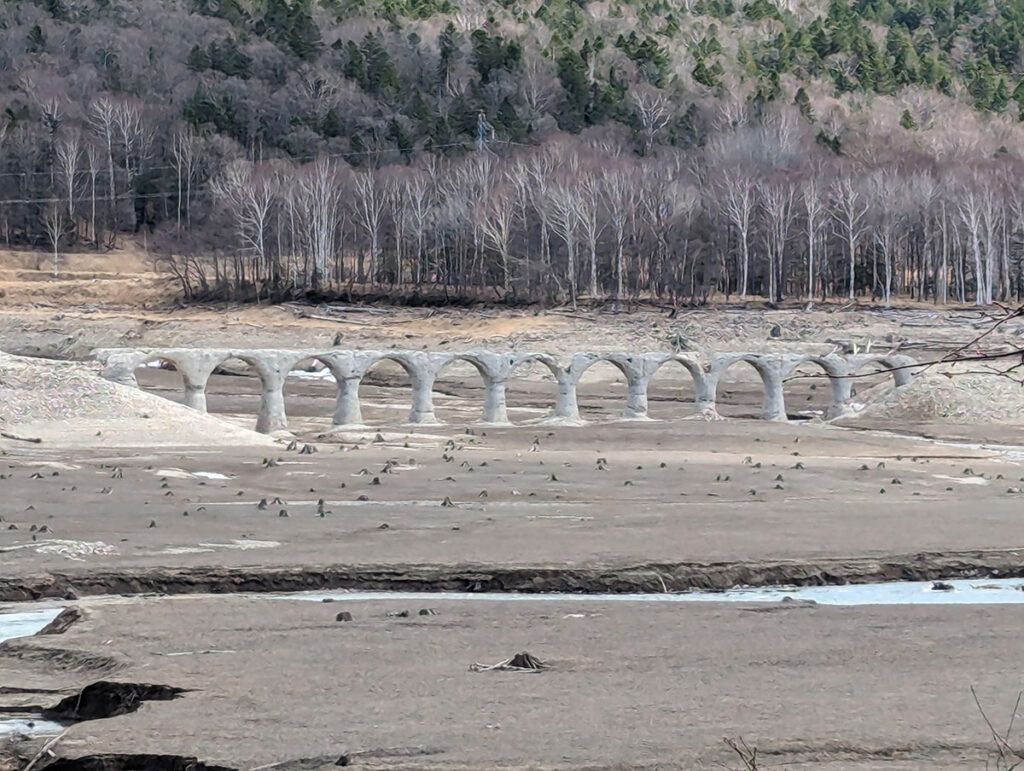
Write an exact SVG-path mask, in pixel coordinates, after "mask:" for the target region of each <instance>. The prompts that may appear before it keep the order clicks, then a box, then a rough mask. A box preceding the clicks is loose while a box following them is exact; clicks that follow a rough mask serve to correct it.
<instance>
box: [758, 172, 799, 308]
mask: <svg viewBox="0 0 1024 771" xmlns="http://www.w3.org/2000/svg"><path fill="white" fill-rule="evenodd" d="M758 192H759V193H760V198H761V208H762V209H764V213H765V217H766V218H767V220H768V228H767V237H768V238H767V241H768V298H769V299H771V300H781V299H782V292H783V286H782V280H783V261H784V259H785V253H786V240H787V238H788V237H789V228H790V226H791V225H792V224H793V199H794V198H795V197H796V189H795V188H794V186H793V184H792V183H791V182H790V181H789V180H788V179H784V178H783V179H779V180H777V181H775V182H772V183H767V184H765V183H762V184H759V185H758Z"/></svg>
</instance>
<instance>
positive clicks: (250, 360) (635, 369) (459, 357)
mask: <svg viewBox="0 0 1024 771" xmlns="http://www.w3.org/2000/svg"><path fill="white" fill-rule="evenodd" d="M93 356H94V357H95V358H96V359H97V360H98V361H99V362H100V363H102V364H103V365H104V369H103V373H102V374H103V377H105V378H107V379H108V380H112V381H114V382H117V383H121V384H123V385H132V386H136V387H138V381H137V380H136V377H135V371H136V369H137V368H138V367H141V366H144V365H146V364H149V363H151V362H154V361H165V362H169V363H171V364H173V365H174V367H175V369H177V370H178V372H180V373H181V376H182V379H183V381H184V387H185V398H184V403H185V404H186V405H187V406H189V407H192V408H193V409H196V410H200V411H202V412H205V411H206V385H207V382H208V380H209V378H210V376H211V375H212V374H213V372H214V370H215V369H217V367H218V366H220V365H221V364H224V363H225V362H227V361H228V360H230V359H239V360H241V361H243V362H245V363H246V364H248V365H249V366H250V367H251V368H252V369H253V370H254V371H255V372H256V374H257V375H258V377H259V379H260V383H261V395H260V406H259V412H258V415H257V420H256V430H257V431H260V432H263V433H273V432H275V431H285V430H287V428H288V419H287V415H286V414H285V408H284V385H285V380H286V378H287V377H288V373H289V372H291V371H292V369H294V368H295V367H296V365H298V364H299V363H300V362H303V361H309V360H316V361H319V362H321V363H322V364H323V365H324V366H325V367H326V368H327V369H329V370H330V372H331V374H332V375H333V376H334V380H335V382H336V383H337V387H338V395H337V401H336V403H335V408H334V415H333V418H332V422H333V424H334V425H335V426H358V425H362V423H363V416H362V409H361V405H360V401H359V385H360V383H361V381H362V379H363V377H364V376H365V375H366V373H367V372H368V371H369V369H370V368H371V367H373V366H374V365H375V364H377V363H378V362H381V361H384V360H388V361H393V362H395V363H397V364H398V365H399V366H401V367H402V368H403V369H404V370H405V371H406V372H407V373H408V375H409V379H410V382H411V384H412V411H411V412H410V414H409V422H410V423H416V424H432V423H438V420H437V418H436V416H435V415H434V402H433V394H434V391H433V388H434V381H435V380H436V379H437V377H438V375H439V374H440V373H441V372H442V371H443V370H444V369H445V367H447V366H449V365H451V364H453V363H455V362H467V363H469V364H471V365H472V366H473V367H474V368H475V369H476V371H477V372H478V373H479V375H480V378H481V380H482V381H483V385H484V405H483V414H482V416H481V419H482V422H484V423H491V424H498V425H500V424H508V423H509V419H508V411H507V408H506V404H505V389H506V386H507V383H508V380H509V378H510V377H511V376H512V374H513V373H514V371H515V370H516V368H517V367H520V366H522V365H524V364H527V363H530V362H536V363H538V364H541V365H543V366H545V367H547V369H548V370H549V371H550V372H551V374H552V376H553V377H554V379H555V381H556V383H557V386H558V390H557V393H556V396H555V405H554V417H555V418H557V419H561V420H563V421H565V422H578V421H579V420H580V413H579V406H578V404H577V400H576V389H577V386H578V384H579V381H580V378H581V377H582V376H583V374H584V373H585V372H586V371H587V370H588V369H590V367H592V366H593V365H595V364H597V363H598V362H608V363H610V364H612V365H613V366H615V367H616V368H617V369H618V370H619V371H620V372H621V373H622V374H623V376H624V377H625V380H626V405H625V409H624V411H623V417H624V418H626V419H645V418H647V387H648V385H649V383H650V381H651V378H652V377H653V376H654V374H655V373H656V372H657V371H658V370H659V369H660V368H661V367H663V366H666V365H672V364H675V365H678V366H682V367H683V368H684V369H685V370H686V371H687V372H688V373H689V374H690V376H691V377H692V378H693V384H694V388H695V392H696V398H695V399H694V409H695V412H696V414H698V415H703V416H706V417H716V416H717V409H716V400H717V393H718V383H719V380H720V379H721V378H722V375H724V374H725V372H726V371H727V370H728V369H729V368H730V367H733V366H735V365H739V364H743V365H746V366H750V367H753V368H754V370H756V372H757V374H758V375H759V376H760V379H761V383H762V386H763V389H764V394H763V400H762V404H761V418H762V419H763V420H779V421H781V420H786V419H787V418H786V404H785V398H784V394H783V382H784V381H785V379H786V378H787V377H789V376H790V375H791V374H793V372H794V371H795V370H796V369H797V368H798V367H800V366H801V365H806V364H808V363H810V364H815V365H817V366H818V367H820V368H821V370H822V372H823V374H824V375H825V376H827V377H828V381H829V384H830V389H831V390H830V402H829V406H828V409H827V411H826V417H827V418H834V417H837V416H839V415H842V414H844V413H846V412H848V411H849V410H850V406H851V395H852V388H853V384H854V380H855V378H856V376H857V375H858V374H859V373H861V372H862V371H863V370H865V369H867V368H868V367H872V366H873V367H877V368H882V369H884V370H888V371H889V372H890V373H891V375H892V378H893V382H894V384H895V385H896V386H897V387H898V386H902V385H905V384H906V383H908V382H910V380H911V379H912V378H913V376H914V373H915V371H916V370H917V369H918V368H919V367H920V365H919V364H918V362H917V361H916V360H915V359H912V358H911V357H909V356H904V355H901V354H888V355H880V354H853V355H845V354H838V353H829V354H827V355H823V356H818V355H814V354H764V353H722V354H712V355H710V356H704V357H701V356H698V355H696V354H691V353H679V354H672V353H636V354H633V353H605V354H598V353H575V354H572V355H571V356H569V357H568V359H561V360H560V359H559V358H557V357H555V356H552V355H550V354H546V353H518V352H508V353H500V352H496V351H486V350H478V351H464V352H461V353H431V352H426V351H401V350H388V351H365V350H358V351H353V350H340V349H330V350H326V351H324V350H286V349H269V348H267V349H260V348H252V349H238V348H217V349H214V348H145V349H138V348H103V349H97V350H95V351H93Z"/></svg>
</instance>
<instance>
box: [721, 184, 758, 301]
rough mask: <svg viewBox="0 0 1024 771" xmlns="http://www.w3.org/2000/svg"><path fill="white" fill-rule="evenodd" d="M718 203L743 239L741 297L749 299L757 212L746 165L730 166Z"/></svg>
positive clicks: (741, 243) (741, 240)
mask: <svg viewBox="0 0 1024 771" xmlns="http://www.w3.org/2000/svg"><path fill="white" fill-rule="evenodd" d="M717 192H718V205H719V207H721V210H722V213H723V214H725V216H726V217H727V218H728V220H729V222H730V223H731V224H732V226H733V227H734V228H735V229H736V234H737V236H739V240H740V280H739V290H740V299H741V300H745V299H746V298H747V286H748V281H749V277H750V226H751V219H752V217H753V213H754V179H753V178H752V177H751V176H750V174H749V173H748V172H747V171H745V170H744V169H743V168H742V167H736V168H731V169H727V170H726V171H724V172H723V173H722V177H721V182H720V183H719V186H718V191H717Z"/></svg>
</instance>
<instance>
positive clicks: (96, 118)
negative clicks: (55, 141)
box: [89, 96, 117, 238]
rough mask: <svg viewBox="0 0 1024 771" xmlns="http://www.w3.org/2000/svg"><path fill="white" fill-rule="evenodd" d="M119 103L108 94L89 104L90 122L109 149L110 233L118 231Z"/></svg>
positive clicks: (112, 235) (113, 234)
mask: <svg viewBox="0 0 1024 771" xmlns="http://www.w3.org/2000/svg"><path fill="white" fill-rule="evenodd" d="M116 115H117V105H116V104H115V102H114V101H113V100H111V99H109V98H108V97H106V96H101V97H99V98H98V99H96V100H95V101H93V102H92V104H91V105H89V124H90V126H92V129H93V131H95V132H96V134H97V135H99V137H100V140H101V141H102V142H103V145H104V147H105V149H106V151H107V202H108V212H107V214H108V216H109V217H110V233H111V237H112V238H116V233H117V186H116V184H115V182H114V132H115V126H116Z"/></svg>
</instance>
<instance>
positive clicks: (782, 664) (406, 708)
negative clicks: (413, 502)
mask: <svg viewBox="0 0 1024 771" xmlns="http://www.w3.org/2000/svg"><path fill="white" fill-rule="evenodd" d="M427 608H429V609H430V610H432V611H434V613H433V614H431V615H420V613H419V611H420V610H421V609H424V610H426V609H427ZM341 610H346V611H348V612H350V613H351V615H352V621H337V620H335V619H336V617H337V614H338V613H339V611H341ZM402 611H407V612H408V615H407V616H402V615H397V614H400V613H401V612H402ZM1021 623H1024V608H1021V607H1019V606H983V607H981V606H970V607H967V606H964V607H949V606H934V607H928V606H912V607H903V606H901V607H887V606H874V607H871V606H868V607H856V608H835V607H826V606H814V605H805V604H799V603H797V604H786V603H773V604H767V605H744V604H727V605H722V604H710V605H669V604H659V603H653V604H634V603H621V602H616V603H608V602H604V603H602V602H594V601H574V602H571V603H558V602H543V603H529V602H517V603H494V602H456V601H450V600H444V601H442V600H436V599H433V598H432V599H430V600H429V601H425V602H416V601H413V600H407V599H403V600H375V601H353V602H345V603H314V602H302V601H297V600H296V601H284V600H276V599H269V598H260V597H255V598H254V597H245V596H237V595H236V596H225V597H217V598H211V597H202V598H199V597H197V598H176V599H171V598H166V599H148V600H141V599H125V600H120V601H112V602H109V603H106V604H100V605H95V606H90V607H89V613H88V616H87V618H86V620H85V621H83V622H81V623H80V624H77V625H75V626H73V627H72V628H71V629H69V630H68V631H67V632H65V634H64V635H63V636H61V637H60V638H50V639H47V638H29V639H22V640H17V641H12V642H11V643H8V644H7V646H5V647H4V648H3V649H2V650H0V676H2V679H3V682H4V683H5V685H8V686H16V687H19V688H24V689H26V690H31V689H33V688H35V689H54V690H57V691H59V693H56V694H44V695H42V696H40V697H39V698H40V699H41V700H42V699H48V700H49V701H50V702H51V703H52V702H54V701H56V700H57V699H58V698H59V696H62V695H64V694H73V693H75V691H76V689H80V688H83V687H85V686H86V685H89V684H90V683H93V682H95V681H97V680H116V681H118V682H125V683H138V682H144V683H166V684H169V685H172V686H175V687H178V688H185V689H189V690H188V692H186V693H184V694H183V695H181V696H180V697H179V698H176V699H173V700H170V701H146V702H145V703H143V704H142V705H141V707H140V708H139V709H138V710H137V711H135V712H132V713H130V714H122V715H119V716H117V717H113V718H109V719H103V720H90V721H86V722H82V723H78V724H75V725H72V726H71V727H70V728H69V729H68V731H67V733H66V735H65V736H64V738H63V739H62V741H61V742H60V744H59V745H58V747H59V748H60V753H61V754H62V755H65V756H67V757H69V758H78V759H79V763H80V765H77V766H72V765H68V766H66V767H67V768H86V767H87V766H86V765H84V763H85V760H82V759H83V758H84V759H86V760H88V759H89V758H93V757H95V756H98V755H112V756H120V757H124V756H130V755H142V754H146V755H149V756H165V757H180V756H186V757H198V758H199V759H200V760H201V761H203V762H204V763H206V764H209V765H210V766H214V765H216V766H220V767H224V768H231V769H235V768H237V769H254V768H259V767H263V766H266V765H268V764H275V763H281V764H283V765H282V766H281V767H283V768H292V769H297V768H330V767H334V764H335V763H337V761H338V760H339V759H341V758H343V757H344V758H347V762H348V763H349V764H351V765H352V766H353V767H367V768H410V769H453V768H457V769H469V768H474V769H478V768H527V767H528V768H686V769H705V768H708V769H709V768H721V767H722V764H724V765H725V767H726V768H740V767H741V766H740V765H738V764H737V763H736V762H735V757H734V756H732V755H731V754H730V752H729V751H728V750H727V749H726V748H725V747H724V745H723V743H722V738H723V737H737V736H742V737H743V738H744V739H745V740H746V741H747V742H748V743H749V744H750V745H751V746H756V747H757V748H758V749H759V752H760V755H761V757H762V758H764V759H766V762H770V763H771V767H784V768H798V769H810V768H814V769H835V768H844V769H858V770H864V771H866V770H867V769H877V770H879V771H881V769H893V768H896V769H915V768H922V767H928V768H948V769H954V768H955V769H963V768H979V769H980V768H984V764H985V760H986V757H987V755H988V753H989V752H990V749H991V747H990V739H989V736H988V733H987V729H986V728H985V726H984V724H983V722H982V720H981V718H980V715H979V714H978V711H977V708H976V706H975V704H974V702H973V698H972V696H971V693H970V687H971V686H972V685H973V686H974V687H975V689H976V691H977V693H978V694H979V697H980V698H981V699H982V700H983V703H984V704H985V705H986V707H987V709H988V710H990V712H992V713H994V714H996V715H999V716H1000V717H1006V716H1007V715H1008V714H1009V711H1010V710H1012V708H1013V704H1014V700H1015V698H1016V693H1017V691H1018V690H1019V689H1020V687H1021V683H1020V681H1019V677H1017V676H1016V675H1013V674H1011V673H1013V672H1015V671H1016V662H1017V659H1018V657H1019V630H1020V625H1021ZM55 640H56V641H55ZM64 649H66V650H71V651H74V652H75V655H76V660H77V661H79V662H91V663H79V664H78V665H76V666H74V667H65V668H64V669H63V670H62V671H58V670H57V669H56V668H55V667H54V661H56V660H59V659H58V655H59V654H58V652H59V651H60V650H64ZM523 650H525V651H529V652H530V653H531V654H533V655H534V656H536V657H537V658H539V659H541V660H542V661H544V662H545V663H547V664H549V665H550V667H551V668H550V669H547V670H544V671H541V672H534V673H527V672H503V671H494V672H486V671H485V672H473V671H470V666H471V665H472V664H475V663H480V664H493V663H496V662H498V661H500V660H502V659H505V658H508V657H510V656H511V655H512V654H513V653H515V652H517V651H523ZM33 654H35V655H33ZM65 660H68V659H65ZM0 698H8V699H9V698H10V697H0ZM299 759H304V760H303V761H302V762H301V763H300V762H299ZM61 767H65V766H61ZM153 767H154V768H170V767H171V766H153Z"/></svg>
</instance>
